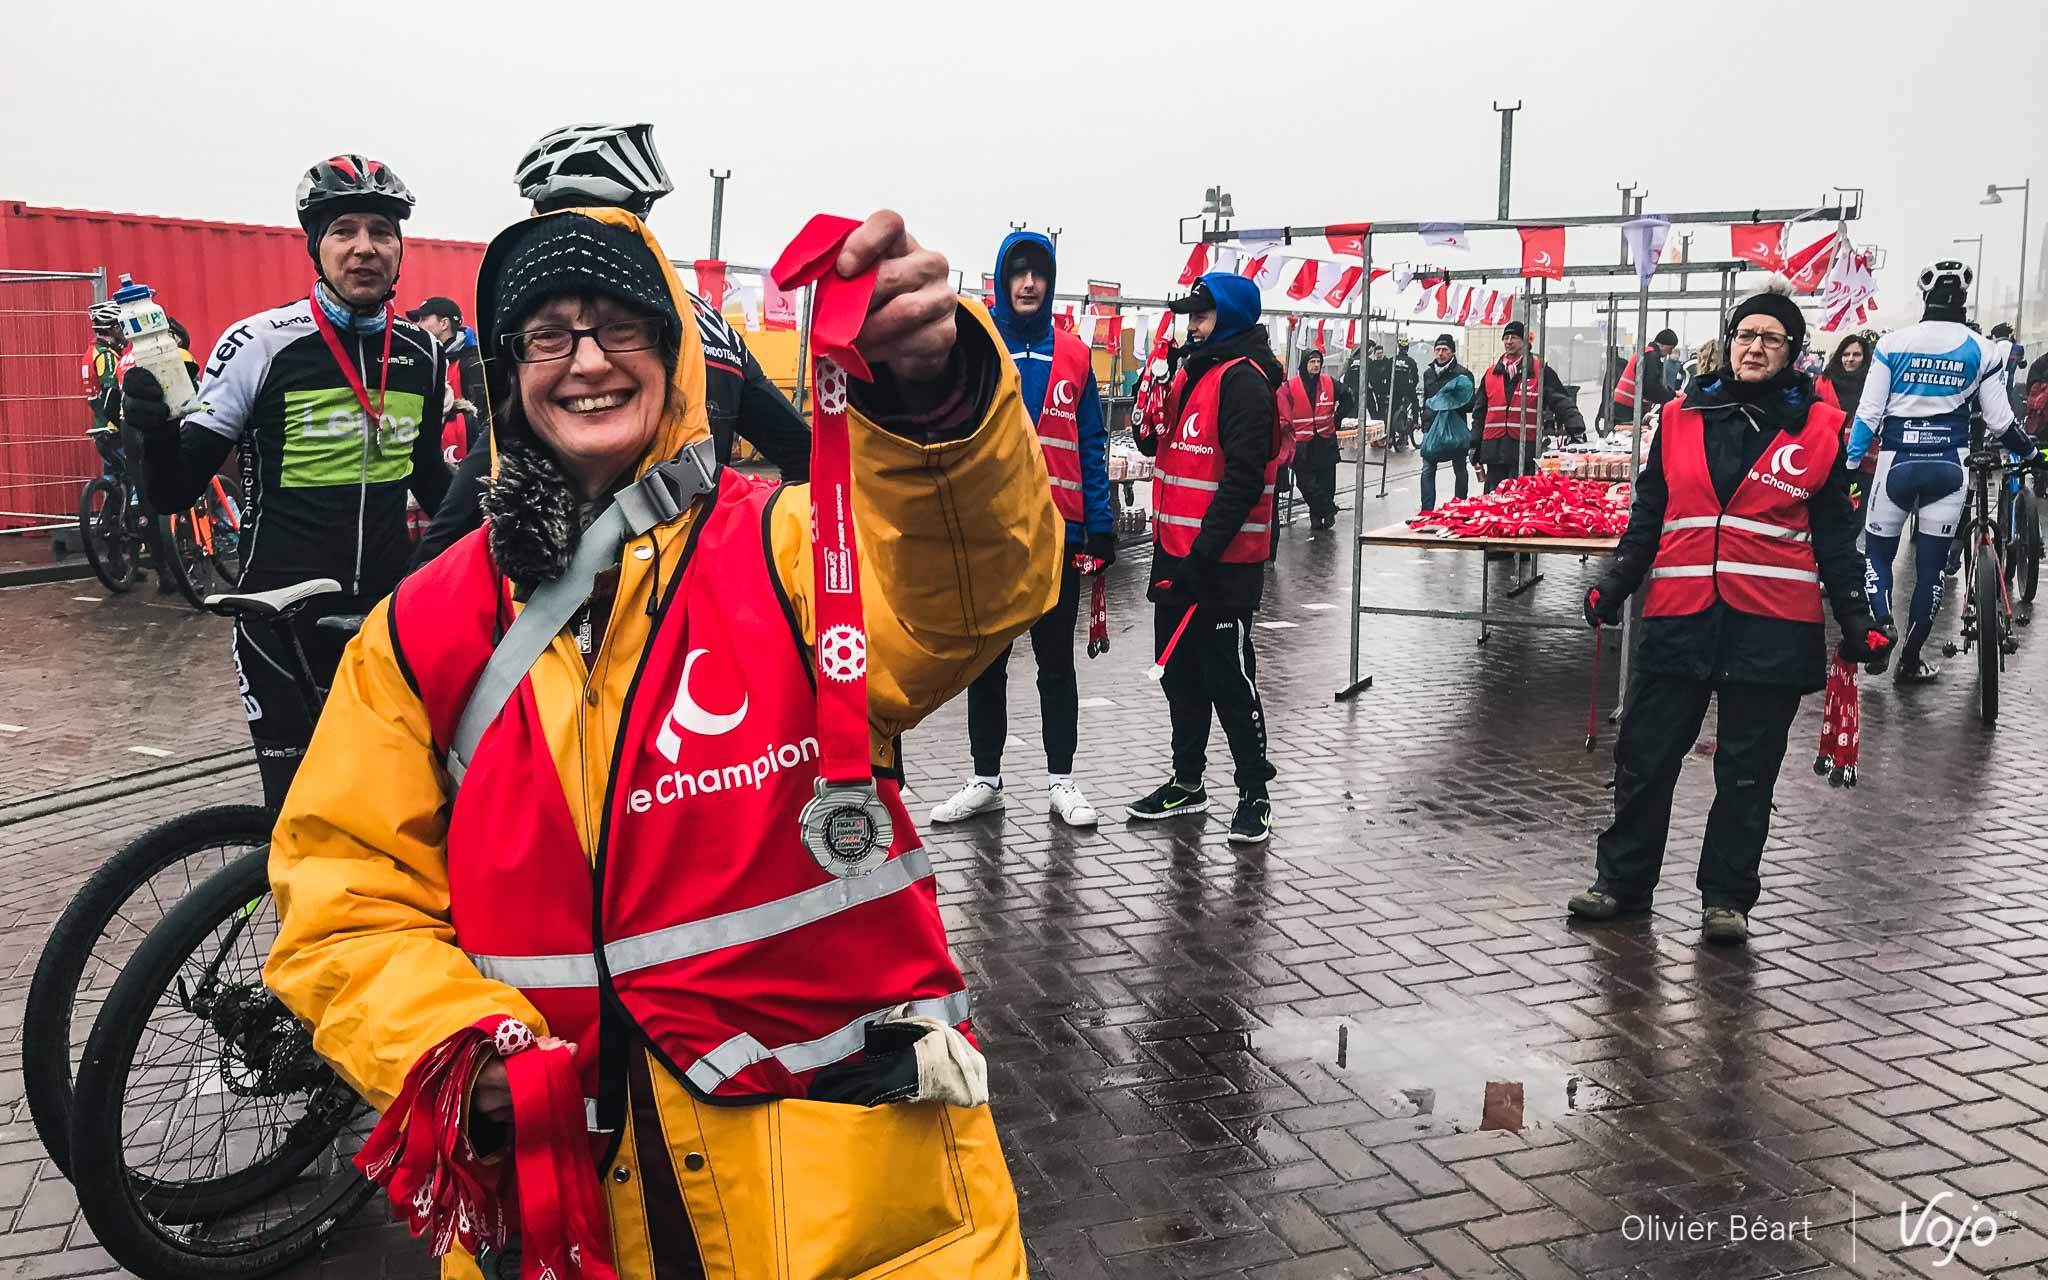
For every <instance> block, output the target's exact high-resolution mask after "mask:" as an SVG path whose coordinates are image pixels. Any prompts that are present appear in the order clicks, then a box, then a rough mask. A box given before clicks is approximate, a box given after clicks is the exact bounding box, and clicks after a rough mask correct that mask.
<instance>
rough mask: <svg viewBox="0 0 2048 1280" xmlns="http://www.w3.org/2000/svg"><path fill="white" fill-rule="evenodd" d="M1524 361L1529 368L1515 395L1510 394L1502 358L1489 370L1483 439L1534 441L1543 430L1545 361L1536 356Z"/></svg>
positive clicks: (1516, 388)
mask: <svg viewBox="0 0 2048 1280" xmlns="http://www.w3.org/2000/svg"><path fill="white" fill-rule="evenodd" d="M1523 361H1524V363H1525V364H1526V365H1527V366H1528V367H1527V369H1526V371H1525V372H1524V373H1523V375H1522V380H1521V381H1520V382H1517V383H1516V384H1515V394H1514V395H1513V396H1512V397H1511V396H1509V395H1508V386H1507V376H1506V375H1505V374H1503V373H1502V372H1501V368H1500V361H1498V360H1496V361H1494V362H1493V365H1492V367H1491V368H1489V369H1487V371H1486V378H1485V387H1486V421H1485V422H1484V423H1483V424H1482V425H1481V430H1480V437H1481V438H1482V439H1486V440H1500V439H1503V438H1508V437H1512V438H1513V439H1516V440H1528V441H1531V442H1533V441H1535V439H1536V438H1537V436H1538V435H1540V434H1541V433H1542V417H1543V392H1542V387H1543V362H1542V361H1541V360H1538V359H1537V358H1536V357H1535V356H1524V357H1523Z"/></svg>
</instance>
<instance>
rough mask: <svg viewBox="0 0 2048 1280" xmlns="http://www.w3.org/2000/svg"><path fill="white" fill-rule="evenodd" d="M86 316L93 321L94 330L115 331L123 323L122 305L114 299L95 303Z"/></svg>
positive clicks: (86, 311)
mask: <svg viewBox="0 0 2048 1280" xmlns="http://www.w3.org/2000/svg"><path fill="white" fill-rule="evenodd" d="M85 314H86V316H87V317H88V318H90V319H91V320H92V327H93V328H94V329H113V328H116V327H118V326H119V325H120V323H121V304H120V303H118V302H115V301H113V300H112V299H108V300H107V301H105V302H95V303H93V304H92V305H91V306H90V307H87V308H86V310H85Z"/></svg>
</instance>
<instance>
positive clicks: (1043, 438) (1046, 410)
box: [1025, 329, 1095, 524]
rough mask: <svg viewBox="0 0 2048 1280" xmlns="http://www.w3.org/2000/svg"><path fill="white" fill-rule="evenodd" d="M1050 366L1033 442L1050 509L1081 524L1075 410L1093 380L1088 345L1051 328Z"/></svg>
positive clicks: (1077, 417)
mask: <svg viewBox="0 0 2048 1280" xmlns="http://www.w3.org/2000/svg"><path fill="white" fill-rule="evenodd" d="M1025 354H1026V355H1030V356H1036V355H1037V354H1038V353H1036V352H1026V353H1025ZM1051 364H1052V368H1051V369H1050V370H1048V371H1047V372H1046V375H1045V403H1044V404H1042V405H1040V406H1039V408H1038V412H1037V415H1036V417H1037V422H1038V443H1039V446H1040V448H1041V449H1043V451H1044V453H1045V473H1046V478H1047V479H1048V480H1050V481H1051V482H1052V504H1053V506H1055V507H1057V508H1058V509H1059V513H1060V518H1061V519H1063V520H1067V521H1069V522H1071V523H1074V524H1083V523H1086V521H1087V508H1086V506H1085V504H1084V503H1083V502H1082V500H1081V418H1080V410H1081V398H1082V395H1083V393H1084V392H1085V391H1086V388H1087V380H1088V379H1089V378H1092V377H1094V376H1095V373H1094V370H1093V369H1092V368H1091V367H1090V365H1089V355H1088V344H1087V343H1085V342H1083V341H1081V340H1080V339H1079V338H1077V337H1075V336H1074V335H1073V334H1071V333H1067V332H1066V331H1064V330H1060V329H1055V330H1053V335H1052V357H1051Z"/></svg>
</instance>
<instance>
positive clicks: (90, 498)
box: [78, 426, 156, 592]
mask: <svg viewBox="0 0 2048 1280" xmlns="http://www.w3.org/2000/svg"><path fill="white" fill-rule="evenodd" d="M86 435H87V436H89V437H91V439H92V443H93V447H94V448H95V449H98V450H99V454H100V460H101V462H102V463H104V464H105V468H106V469H105V472H104V473H103V474H101V475H97V476H94V477H93V478H92V479H91V480H90V481H88V482H87V484H86V486H85V489H84V491H83V492H81V493H80V494H79V495H78V540H79V543H80V544H81V545H82V546H83V547H84V548H85V560H86V563H87V564H89V565H91V566H92V572H93V576H94V577H96V578H98V579H99V580H100V584H101V585H102V586H104V587H106V589H107V590H109V591H114V592H124V591H127V590H128V589H129V588H130V587H132V586H134V585H135V584H136V583H138V582H140V581H142V569H143V564H144V562H145V561H149V560H151V559H152V558H153V555H154V552H155V549H156V527H155V522H154V521H152V520H151V519H150V517H149V509H148V506H147V504H145V503H144V502H143V501H142V492H141V490H140V489H139V488H138V487H137V486H136V484H135V481H134V480H133V479H132V478H131V477H130V475H129V472H128V460H127V457H126V456H125V455H124V453H123V452H122V449H121V429H120V428H119V427H112V426H108V427H94V428H93V429H92V430H90V431H88V432H86Z"/></svg>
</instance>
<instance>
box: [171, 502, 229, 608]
mask: <svg viewBox="0 0 2048 1280" xmlns="http://www.w3.org/2000/svg"><path fill="white" fill-rule="evenodd" d="M157 538H158V541H157V545H158V546H159V547H161V548H162V549H163V552H164V559H165V567H166V568H167V569H169V570H170V572H169V574H168V575H167V576H168V577H169V578H170V579H171V581H172V582H173V583H175V584H176V585H177V588H178V592H179V594H180V595H183V596H184V597H185V599H187V600H189V601H190V602H191V603H192V607H193V608H195V609H203V608H205V607H206V597H207V596H208V595H209V594H211V593H213V592H215V591H219V590H223V589H229V588H232V587H233V586H234V585H235V583H236V582H238V581H239V580H240V579H241V576H242V512H241V507H240V505H239V504H237V503H236V502H235V500H234V499H233V498H231V497H230V496H228V491H227V485H226V484H225V483H223V482H222V480H221V478H220V477H219V476H214V477H213V478H211V479H210V480H208V481H207V482H206V491H205V492H204V493H202V494H200V495H199V501H197V502H195V503H193V504H192V505H191V507H189V508H187V509H186V510H184V511H179V512H175V513H173V514H171V515H167V516H163V517H161V518H159V520H158V521H157Z"/></svg>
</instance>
